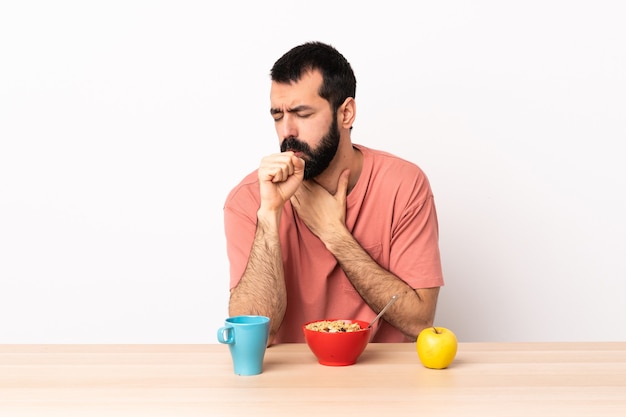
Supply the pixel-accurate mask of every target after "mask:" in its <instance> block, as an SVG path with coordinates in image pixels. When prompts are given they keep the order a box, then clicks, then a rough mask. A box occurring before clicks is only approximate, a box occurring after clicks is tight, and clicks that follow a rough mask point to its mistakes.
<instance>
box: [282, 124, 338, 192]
mask: <svg viewBox="0 0 626 417" xmlns="http://www.w3.org/2000/svg"><path fill="white" fill-rule="evenodd" d="M339 138H340V134H339V128H338V126H337V115H335V116H334V117H333V122H332V124H331V125H330V128H329V129H328V132H327V133H326V135H324V137H323V138H322V140H321V141H320V144H319V146H318V147H317V148H316V149H311V147H310V146H309V144H308V143H306V142H303V141H301V140H300V139H298V138H296V137H295V136H289V137H288V138H286V139H285V140H283V142H282V143H281V144H280V151H281V152H285V151H294V152H302V154H303V157H302V159H304V161H305V163H304V179H305V180H310V179H313V178H315V177H317V176H318V175H320V174H321V173H322V172H324V170H325V169H326V168H328V166H329V165H330V163H331V161H332V160H333V158H334V157H335V154H336V153H337V149H338V148H339Z"/></svg>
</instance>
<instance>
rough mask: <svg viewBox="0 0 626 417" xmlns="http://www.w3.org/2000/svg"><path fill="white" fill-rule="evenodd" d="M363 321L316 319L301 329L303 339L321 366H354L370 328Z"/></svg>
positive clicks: (366, 340)
mask: <svg viewBox="0 0 626 417" xmlns="http://www.w3.org/2000/svg"><path fill="white" fill-rule="evenodd" d="M368 325H369V323H368V322H366V321H362V320H345V319H329V320H316V321H312V322H309V323H306V324H304V325H303V326H302V331H303V332H304V340H305V341H306V343H307V345H308V346H309V348H310V349H311V352H313V354H314V355H315V357H317V361H318V362H319V363H320V364H322V365H328V366H346V365H352V364H354V363H356V361H357V359H358V358H359V356H361V353H363V351H364V350H365V347H366V346H367V344H368V343H369V340H370V336H371V334H372V329H371V328H368Z"/></svg>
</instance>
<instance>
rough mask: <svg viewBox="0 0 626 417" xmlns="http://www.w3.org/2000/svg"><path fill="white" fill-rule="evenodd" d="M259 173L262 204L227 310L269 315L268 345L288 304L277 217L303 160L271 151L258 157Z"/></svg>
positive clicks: (298, 182) (296, 181)
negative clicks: (246, 258) (261, 157)
mask: <svg viewBox="0 0 626 417" xmlns="http://www.w3.org/2000/svg"><path fill="white" fill-rule="evenodd" d="M258 176H259V187H260V194H261V204H260V207H259V210H258V211H257V227H256V232H255V235H254V241H253V243H252V248H251V250H250V255H249V257H248V264H247V265H246V269H245V271H244V273H243V275H242V277H241V280H240V281H239V283H238V284H237V286H235V287H234V288H233V289H232V290H231V291H230V301H229V314H230V315H231V316H234V315H247V314H258V315H264V316H267V317H269V318H270V337H269V340H268V345H269V344H271V343H272V341H273V340H274V337H275V335H276V332H277V331H278V329H279V327H280V325H281V323H282V322H283V317H284V315H285V309H286V307H287V290H286V287H285V274H284V269H283V259H282V250H281V242H280V235H279V227H280V218H281V216H282V211H283V207H284V204H285V202H286V201H287V200H289V198H290V197H291V196H292V195H293V193H294V192H295V191H296V190H297V189H298V187H300V185H301V184H302V178H303V176H304V161H303V160H302V159H300V158H297V157H296V156H294V154H293V152H283V153H280V154H274V155H270V156H268V157H266V158H263V160H262V161H261V165H260V167H259V171H258Z"/></svg>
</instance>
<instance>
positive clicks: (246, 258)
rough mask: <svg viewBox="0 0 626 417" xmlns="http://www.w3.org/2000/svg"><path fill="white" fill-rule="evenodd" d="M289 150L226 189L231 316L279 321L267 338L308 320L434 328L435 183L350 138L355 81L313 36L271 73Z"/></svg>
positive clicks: (404, 333)
mask: <svg viewBox="0 0 626 417" xmlns="http://www.w3.org/2000/svg"><path fill="white" fill-rule="evenodd" d="M270 75H271V89H270V114H271V116H272V118H273V119H274V125H275V128H276V133H277V136H278V141H279V142H278V143H279V145H280V152H279V153H275V154H272V155H269V156H266V157H264V158H262V160H261V163H260V165H259V167H258V169H256V170H255V171H254V172H252V173H250V174H249V175H247V176H246V177H245V178H244V179H243V180H242V181H241V182H240V183H239V184H238V185H237V186H236V187H235V188H233V190H232V191H231V192H230V193H229V195H228V197H227V199H226V202H225V205H224V227H225V233H226V242H227V253H228V258H229V262H230V300H229V314H230V315H231V316H235V315H251V314H254V315H263V316H267V317H269V318H270V320H271V321H270V323H271V326H270V338H269V341H268V345H271V344H273V343H285V342H304V336H303V333H302V325H303V324H304V323H307V322H309V321H314V320H321V319H327V318H347V319H359V320H364V321H367V322H369V321H371V320H372V319H373V318H374V317H375V316H376V315H377V313H378V312H379V311H380V310H381V309H382V308H383V307H384V306H385V305H386V304H387V303H388V302H389V300H390V299H391V298H392V297H393V296H394V295H399V297H398V299H397V301H396V302H395V303H394V304H393V305H392V306H391V307H390V308H389V309H387V310H386V312H385V314H384V315H383V317H382V319H381V320H379V321H378V322H377V323H376V325H375V327H374V329H373V332H372V341H373V342H414V341H415V340H416V338H417V335H418V334H419V332H420V331H421V330H422V329H424V328H425V327H428V326H432V324H433V321H434V317H435V309H436V305H437V298H438V295H439V288H440V287H441V286H442V285H443V274H442V269H441V260H440V254H439V243H438V240H439V234H438V222H437V213H436V210H435V203H434V199H433V194H432V191H431V188H430V184H429V182H428V179H427V177H426V175H425V174H424V172H423V171H422V170H421V169H420V168H419V167H418V166H417V165H415V164H414V163H412V162H409V161H406V160H404V159H401V158H399V157H397V156H395V155H392V154H390V153H387V152H384V151H380V150H374V149H370V148H368V147H366V146H363V145H360V144H355V143H353V142H352V138H351V134H352V126H353V123H354V121H355V117H356V101H355V95H356V94H355V93H356V78H355V76H354V72H353V70H352V67H351V66H350V64H349V62H348V61H347V60H346V59H345V58H344V56H343V55H341V54H340V53H339V52H338V51H337V50H336V49H335V48H334V47H332V46H331V45H327V44H324V43H321V42H307V43H305V44H302V45H299V46H296V47H295V48H293V49H291V50H290V51H288V52H287V53H285V54H284V55H283V56H282V57H281V58H280V59H278V61H276V63H275V64H274V66H273V67H272V69H271V72H270Z"/></svg>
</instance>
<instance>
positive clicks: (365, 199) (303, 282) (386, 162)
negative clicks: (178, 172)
mask: <svg viewBox="0 0 626 417" xmlns="http://www.w3.org/2000/svg"><path fill="white" fill-rule="evenodd" d="M354 146H355V147H356V148H357V149H359V150H360V151H361V152H362V153H363V169H362V171H361V176H360V177H359V180H358V181H357V183H356V185H355V187H354V188H353V189H352V191H351V192H350V194H349V195H348V200H347V212H346V225H347V227H348V229H349V230H350V231H351V232H352V235H353V236H354V238H355V239H356V240H357V241H358V242H359V243H360V244H361V246H362V247H363V249H365V250H366V251H367V252H368V253H369V255H370V256H371V257H372V258H373V259H374V260H375V261H376V262H377V263H378V264H379V265H381V266H382V267H383V268H385V269H387V270H388V271H390V272H392V273H393V274H395V275H396V276H398V277H399V278H401V279H403V280H404V281H405V282H407V283H408V284H409V285H410V286H411V287H412V288H432V287H440V286H442V285H443V274H442V270H441V261H440V256H439V244H438V239H439V234H438V224H437V213H436V210H435V204H434V201H433V194H432V191H431V189H430V184H429V182H428V179H427V177H426V175H425V174H424V173H423V172H422V170H421V169H420V168H419V167H418V166H416V165H415V164H413V163H411V162H408V161H406V160H403V159H401V158H398V157H396V156H394V155H391V154H389V153H386V152H381V151H377V150H373V149H369V148H367V147H364V146H362V145H354ZM259 204H260V197H259V184H258V178H257V172H256V171H254V172H252V173H250V174H249V175H248V176H246V177H245V178H244V179H243V180H242V181H241V182H240V183H239V185H237V186H236V187H235V188H234V189H233V190H232V191H231V192H230V194H229V195H228V197H227V199H226V203H225V206H224V226H225V231H226V238H227V239H226V240H227V253H228V258H229V260H230V288H231V289H232V288H234V287H235V286H236V285H237V283H238V282H239V280H240V279H241V276H242V275H243V273H244V270H245V268H246V265H247V262H248V256H249V253H250V248H251V247H252V242H253V240H254V233H255V230H256V212H257V210H258V208H259ZM280 238H281V245H282V253H283V264H284V271H285V283H286V287H287V311H286V313H285V318H284V320H283V323H282V325H281V327H280V329H279V331H278V333H277V335H276V338H275V343H285V342H304V336H303V334H302V329H301V327H302V324H304V323H306V322H309V321H313V320H320V319H326V318H354V319H360V320H365V321H370V320H372V319H373V318H374V317H375V316H376V313H375V312H374V311H373V310H372V309H371V308H370V307H369V306H368V305H367V304H366V303H365V302H364V301H363V299H362V298H361V296H360V295H359V294H358V293H357V292H356V290H355V289H354V287H353V286H352V284H351V283H350V281H349V280H348V278H347V277H346V275H345V273H344V272H343V270H342V269H341V267H340V266H339V264H338V262H337V260H336V259H335V257H334V256H333V255H332V254H331V253H330V252H328V251H327V250H326V248H325V247H324V244H323V243H322V242H321V241H320V240H319V239H318V238H317V236H315V235H314V234H313V233H311V231H309V229H308V228H307V227H306V226H305V225H304V223H303V222H302V221H301V220H300V219H299V218H298V215H297V214H296V213H295V211H294V210H293V209H292V207H291V204H290V203H289V202H287V203H286V204H285V208H284V212H283V215H282V218H281V224H280ZM379 323H380V325H379V326H377V327H376V329H375V335H374V336H373V338H372V341H373V342H406V341H409V340H408V339H407V338H406V337H405V336H404V335H403V334H402V333H401V332H400V331H399V330H397V329H396V328H394V327H393V326H391V325H390V324H389V323H387V322H386V321H384V320H380V321H379Z"/></svg>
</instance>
